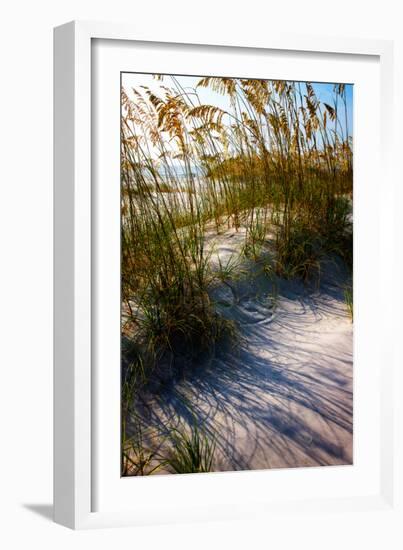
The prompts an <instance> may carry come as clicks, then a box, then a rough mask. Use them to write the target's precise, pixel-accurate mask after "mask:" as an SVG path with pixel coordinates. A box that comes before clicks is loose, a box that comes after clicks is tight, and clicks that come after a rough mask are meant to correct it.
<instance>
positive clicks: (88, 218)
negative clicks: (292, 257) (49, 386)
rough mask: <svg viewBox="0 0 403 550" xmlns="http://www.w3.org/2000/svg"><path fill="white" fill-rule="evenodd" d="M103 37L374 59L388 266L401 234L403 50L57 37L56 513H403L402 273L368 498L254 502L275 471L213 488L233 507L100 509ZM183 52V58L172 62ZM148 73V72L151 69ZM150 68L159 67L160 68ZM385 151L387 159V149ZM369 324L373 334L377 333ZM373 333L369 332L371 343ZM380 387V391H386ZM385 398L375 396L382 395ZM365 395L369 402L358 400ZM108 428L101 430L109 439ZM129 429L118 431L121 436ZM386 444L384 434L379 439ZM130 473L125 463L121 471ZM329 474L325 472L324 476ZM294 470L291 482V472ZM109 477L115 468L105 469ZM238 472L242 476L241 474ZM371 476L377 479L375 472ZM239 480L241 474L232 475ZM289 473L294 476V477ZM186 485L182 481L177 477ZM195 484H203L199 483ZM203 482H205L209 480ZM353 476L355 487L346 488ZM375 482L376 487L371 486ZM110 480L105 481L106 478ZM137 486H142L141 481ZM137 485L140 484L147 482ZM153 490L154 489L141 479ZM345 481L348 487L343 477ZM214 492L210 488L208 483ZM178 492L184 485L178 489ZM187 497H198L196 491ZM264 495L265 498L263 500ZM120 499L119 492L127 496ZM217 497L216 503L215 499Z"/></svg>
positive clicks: (313, 42) (72, 516)
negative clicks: (99, 86)
mask: <svg viewBox="0 0 403 550" xmlns="http://www.w3.org/2000/svg"><path fill="white" fill-rule="evenodd" d="M96 40H111V41H112V40H113V41H116V42H115V43H116V44H117V43H118V41H126V44H127V43H128V41H130V42H132V43H133V44H135V43H138V44H158V45H159V47H160V48H163V47H164V46H163V44H164V43H166V44H167V45H168V43H170V44H171V45H173V44H175V47H176V49H181V48H183V49H184V48H197V51H198V52H199V54H200V52H201V55H203V48H206V49H207V48H208V49H209V52H210V54H211V52H212V50H214V49H215V50H216V51H217V52H219V51H222V50H223V49H226V50H228V48H233V49H234V48H236V49H237V50H239V51H242V55H244V56H253V55H256V54H257V53H261V52H264V51H281V52H284V55H287V52H289V54H290V55H291V53H292V52H294V53H295V52H297V53H298V55H299V56H309V55H316V54H317V53H318V52H319V53H321V54H323V55H324V56H327V59H328V60H330V61H331V59H332V57H334V58H337V56H347V57H348V56H363V58H368V59H369V58H373V59H375V60H376V63H377V66H378V67H379V70H380V73H379V83H380V91H379V93H380V99H381V101H380V107H379V117H380V121H379V131H380V145H379V151H378V153H379V155H380V163H381V165H382V169H383V173H384V175H385V178H384V181H383V187H382V193H381V194H380V195H379V197H378V198H379V199H380V200H379V203H378V204H377V205H376V206H375V204H376V201H375V199H376V196H374V197H373V199H374V201H373V202H372V205H371V207H372V208H377V216H378V220H379V228H378V226H377V229H376V235H375V237H376V238H378V237H379V241H380V244H379V254H380V255H382V258H383V259H384V260H386V261H387V262H386V263H387V264H388V265H392V263H393V250H394V249H393V246H394V237H393V227H392V222H391V216H390V215H389V213H390V205H392V204H393V193H394V180H393V174H392V173H391V169H390V166H391V165H392V162H390V155H391V154H392V153H391V152H392V146H391V145H392V144H391V135H392V130H391V129H392V116H393V101H392V99H393V71H392V66H393V65H392V62H393V57H392V56H393V45H392V43H391V42H387V41H375V40H374V41H372V40H358V39H349V40H346V39H335V38H327V37H325V38H324V37H312V36H287V35H283V34H281V35H280V34H273V33H270V36H268V37H256V38H255V40H254V42H251V41H250V40H244V39H242V38H239V39H238V38H237V40H236V42H234V43H233V44H232V43H231V44H230V43H227V42H223V41H221V40H220V39H217V37H215V36H209V35H208V33H203V37H201V38H198V37H197V36H195V35H194V33H193V31H192V34H191V35H187V33H186V31H183V35H182V36H181V37H178V36H175V37H173V36H169V33H168V34H167V35H166V36H165V35H164V36H158V37H155V36H152V35H149V34H148V33H147V30H146V29H142V30H139V29H137V28H135V27H132V26H131V25H121V24H110V23H91V22H72V23H68V24H66V25H62V26H61V27H58V28H56V29H55V36H54V85H55V88H54V91H55V94H54V95H55V103H54V114H55V127H54V130H55V136H54V138H55V148H54V160H55V172H54V179H55V227H54V231H55V272H54V273H55V333H54V344H55V346H54V349H55V367H54V427H55V428H54V510H55V521H56V522H58V523H61V524H63V525H66V526H68V527H71V528H75V529H81V528H90V527H106V526H120V525H121V526H123V525H139V524H147V523H151V524H152V523H161V522H179V521H185V520H201V519H212V520H214V519H220V518H233V517H250V516H251V515H252V516H259V515H262V516H263V515H265V514H267V513H273V514H275V513H279V512H280V513H284V512H290V513H291V512H293V511H299V510H301V509H305V510H306V509H307V507H309V508H310V509H311V510H312V511H315V510H316V511H317V510H322V511H323V510H329V511H331V510H338V509H346V507H348V509H351V510H369V509H371V510H377V509H385V508H388V507H389V508H390V507H391V506H392V505H393V479H394V478H393V471H394V470H393V458H394V451H393V423H392V422H391V420H390V419H391V418H392V417H393V366H394V363H393V361H394V357H393V345H392V341H391V338H392V337H393V330H389V329H390V322H391V321H390V317H388V316H387V312H388V308H389V307H390V306H388V304H387V300H386V296H384V295H383V292H382V289H383V288H390V285H392V284H393V275H392V271H393V270H391V272H389V271H388V270H382V271H381V272H380V273H379V289H380V292H379V296H378V298H377V301H376V304H377V305H376V307H377V311H378V312H379V314H380V315H381V316H382V326H381V331H380V344H379V355H377V356H376V357H374V362H376V365H375V367H376V369H378V370H375V371H374V380H377V381H378V384H377V385H376V392H377V394H376V397H377V398H379V418H377V421H379V434H378V435H379V437H378V436H377V439H376V441H377V443H376V450H377V452H378V451H379V457H378V458H379V460H378V458H377V463H376V468H377V470H376V471H377V472H378V473H379V479H378V478H377V479H376V483H375V480H374V487H376V489H373V488H372V487H371V489H370V490H368V491H366V490H365V489H362V488H361V489H360V490H358V489H357V490H356V489H354V491H356V492H355V493H354V491H353V493H352V492H351V491H347V490H346V491H344V492H343V489H341V490H340V491H339V492H338V495H337V497H336V496H334V495H333V496H329V498H327V497H326V495H325V494H323V491H322V492H321V493H319V492H318V493H316V495H314V494H308V493H307V494H306V495H304V493H303V491H304V489H303V484H302V485H301V492H300V493H299V494H298V495H295V498H292V495H291V496H290V495H288V496H287V497H286V498H285V499H282V500H279V499H275V500H273V499H269V498H267V499H265V498H262V497H261V496H259V495H257V494H256V491H255V489H252V490H250V491H249V493H248V498H245V487H246V485H249V484H250V483H252V484H253V483H254V484H255V486H257V484H259V483H260V482H262V480H263V476H264V473H263V472H253V473H252V476H253V480H252V477H249V478H247V477H245V476H244V474H241V476H239V474H238V477H234V474H223V476H227V477H226V478H224V479H226V480H231V481H230V483H229V482H228V481H227V482H226V484H223V482H222V481H220V479H223V477H221V478H219V477H215V476H211V480H210V481H209V482H208V485H209V490H210V491H216V492H217V496H218V492H219V491H221V492H222V491H232V492H231V493H230V495H231V496H230V500H231V502H230V503H227V504H228V505H227V506H226V507H225V509H224V508H223V506H222V505H221V504H220V503H219V502H218V504H217V505H214V504H213V502H212V504H211V505H208V504H207V502H206V503H204V504H202V505H200V504H199V505H196V504H195V505H191V506H189V505H188V504H186V508H181V507H180V506H179V505H178V506H176V505H175V500H174V501H173V502H174V503H173V504H172V505H171V506H170V507H168V505H167V504H166V503H164V502H163V503H162V504H161V506H159V508H158V506H157V507H156V509H155V510H154V513H153V514H151V513H150V508H147V507H145V508H143V509H142V508H141V507H140V506H135V505H132V506H128V505H124V506H118V505H117V503H116V502H115V501H114V500H112V501H111V502H112V505H111V506H109V507H108V509H107V510H105V511H102V510H101V511H94V509H96V506H95V505H94V483H95V482H98V481H99V480H98V476H99V471H98V465H97V460H96V457H95V456H94V455H95V453H96V451H97V450H98V451H99V446H98V444H97V437H96V433H95V432H96V430H95V428H94V426H95V425H96V424H97V418H96V416H97V414H98V413H97V407H96V401H97V399H98V393H97V391H98V389H97V387H96V386H95V384H94V372H95V370H94V369H93V365H92V357H93V355H94V354H93V351H94V347H93V346H94V345H95V343H94V338H93V336H94V327H93V319H92V316H93V312H94V302H95V301H96V300H97V293H96V289H95V288H94V285H93V279H94V276H95V275H96V274H95V273H94V271H93V269H94V265H97V264H96V261H95V260H94V246H93V243H94V239H95V238H96V235H94V230H96V225H94V223H93V216H92V211H93V208H94V188H93V185H94V182H92V160H93V159H92V156H93V154H94V136H93V135H92V122H93V121H92V119H91V112H92V111H93V109H94V106H93V104H92V93H93V92H94V90H93V89H92V83H93V82H94V80H93V78H94V74H93V72H94V63H93V48H94V44H95V41H96ZM170 55H172V53H171V54H170ZM143 70H144V69H143ZM150 70H151V71H152V70H154V69H153V68H150ZM375 153H376V152H375ZM364 321H365V320H363V325H362V326H363V327H364V325H365V322H364ZM364 336H365V335H364ZM374 388H375V386H374ZM374 391H375V390H374ZM358 395H360V394H358ZM99 429H101V428H100V427H98V430H99ZM118 430H119V424H117V425H116V432H117V433H118ZM374 437H375V436H374ZM118 467H119V465H118ZM316 471H318V469H316ZM287 472H288V473H287ZM102 473H103V471H102ZM236 475H237V474H235V476H236ZM280 475H281V476H282V483H287V481H290V480H291V479H292V478H293V476H294V477H295V473H294V472H291V471H283V472H281V474H280ZM368 475H373V474H372V473H368ZM228 476H232V477H228ZM286 476H290V477H289V478H288V480H287V477H286ZM174 478H176V479H174ZM178 478H182V480H183V476H170V479H169V480H168V479H167V478H166V479H164V480H163V481H162V478H157V479H154V480H152V481H153V490H154V491H157V492H158V490H159V488H160V487H162V484H163V483H164V484H165V486H166V485H167V484H169V490H170V492H171V493H172V489H174V491H176V490H179V491H180V490H181V489H180V486H181V485H188V486H190V487H191V486H192V484H193V487H191V489H192V490H194V489H197V487H199V488H200V485H201V482H200V481H197V476H187V481H186V482H185V481H181V480H180V479H178ZM190 478H193V481H192V480H191V479H190ZM198 479H199V480H200V477H199V478H198ZM346 479H347V478H345V479H344V481H345V482H346ZM363 479H364V478H363ZM97 480H98V481H97ZM131 481H133V480H131ZM136 481H137V480H136ZM138 481H140V482H141V483H142V484H143V487H144V482H149V481H150V480H147V479H143V480H138ZM334 482H335V483H337V479H335V480H334ZM203 483H204V481H203ZM172 484H175V486H174V487H173V485H172ZM184 490H188V489H186V487H185V489H184ZM254 491H255V493H254ZM118 494H119V493H118V492H116V493H115V498H117V496H116V495H118ZM214 500H216V499H215V497H213V498H212V501H214Z"/></svg>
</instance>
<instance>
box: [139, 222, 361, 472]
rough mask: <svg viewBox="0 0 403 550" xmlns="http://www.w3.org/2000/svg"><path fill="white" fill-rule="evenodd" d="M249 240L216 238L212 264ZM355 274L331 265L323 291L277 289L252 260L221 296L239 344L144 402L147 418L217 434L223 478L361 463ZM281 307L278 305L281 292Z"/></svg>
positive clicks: (280, 285) (282, 285)
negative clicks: (357, 457)
mask: <svg viewBox="0 0 403 550" xmlns="http://www.w3.org/2000/svg"><path fill="white" fill-rule="evenodd" d="M243 240H244V235H243V232H242V231H240V232H239V233H237V232H235V231H234V230H232V229H231V230H228V231H227V232H226V233H225V234H224V235H220V236H218V237H211V238H210V239H208V242H209V246H210V247H211V251H212V262H213V263H214V262H215V264H216V265H217V264H218V261H219V260H220V262H221V263H222V264H224V265H225V263H226V262H228V260H229V259H234V258H237V256H239V250H240V245H241V243H242V242H243ZM347 282H350V281H349V275H348V273H347V272H346V270H345V268H344V267H343V265H342V264H341V263H340V262H337V261H335V260H332V261H331V260H330V259H329V260H328V261H327V262H325V264H324V266H323V269H322V273H321V279H320V284H319V285H316V284H315V283H311V285H308V286H307V285H304V284H303V283H302V282H299V281H285V280H276V281H274V282H272V281H271V280H270V278H269V277H268V276H267V274H265V273H264V272H263V270H262V265H261V264H259V263H255V262H252V261H244V262H243V264H242V266H241V267H240V268H239V273H238V276H237V277H233V279H230V280H229V281H226V282H225V283H220V284H219V285H217V286H216V287H215V288H213V289H212V291H211V295H212V298H213V299H214V300H215V301H216V303H217V308H218V309H219V310H220V311H221V313H222V315H224V316H225V317H226V318H228V319H233V320H236V321H237V326H238V331H239V333H238V340H239V343H238V344H237V345H234V344H229V345H226V346H223V347H222V349H219V350H216V352H215V354H214V356H213V357H210V358H209V359H208V360H207V359H206V361H205V362H204V364H203V365H200V366H198V367H197V368H196V367H195V368H193V369H192V370H191V371H185V372H183V373H182V374H181V375H180V377H179V376H177V377H176V378H173V379H167V380H165V381H164V382H161V383H160V384H159V385H158V388H154V390H153V391H148V392H147V393H145V394H144V395H143V398H142V402H141V405H139V407H138V412H139V413H140V414H141V415H142V416H143V419H144V422H145V423H146V424H147V425H149V426H153V427H156V428H159V429H161V431H162V432H163V431H164V429H166V426H167V425H171V426H172V425H178V424H182V425H183V424H185V425H186V424H188V425H191V424H192V422H194V420H195V421H196V422H197V423H198V424H200V425H203V426H204V429H205V430H206V431H207V432H209V433H210V434H211V435H213V434H218V437H217V443H216V445H217V446H216V452H215V461H214V468H213V469H214V470H215V471H225V470H243V469H263V468H283V467H300V466H319V465H331V464H351V463H352V443H353V435H352V431H353V338H352V330H353V328H352V323H351V320H350V317H349V315H348V312H347V308H346V305H345V302H344V294H343V292H344V290H343V287H344V285H345V284H346V283H347ZM274 288H275V289H276V292H275V294H276V295H277V297H276V299H275V300H273V289H274Z"/></svg>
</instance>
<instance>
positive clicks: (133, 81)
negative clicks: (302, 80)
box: [122, 73, 353, 136]
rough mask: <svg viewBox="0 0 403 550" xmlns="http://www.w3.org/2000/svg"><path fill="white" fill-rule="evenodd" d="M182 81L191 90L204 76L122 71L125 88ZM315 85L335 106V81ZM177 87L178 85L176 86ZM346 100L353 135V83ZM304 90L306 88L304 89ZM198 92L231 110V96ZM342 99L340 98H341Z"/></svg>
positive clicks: (205, 100) (206, 90)
mask: <svg viewBox="0 0 403 550" xmlns="http://www.w3.org/2000/svg"><path fill="white" fill-rule="evenodd" d="M174 78H175V79H176V80H177V82H179V83H180V85H181V87H183V88H184V89H185V90H186V92H191V91H192V89H194V88H196V86H197V83H198V82H199V81H200V80H201V78H203V77H202V76H174V77H171V76H169V75H166V76H164V79H163V81H162V82H161V81H159V80H156V79H155V78H153V76H152V75H151V74H138V73H122V86H123V88H125V89H126V90H127V89H130V88H137V87H139V86H148V87H150V88H151V89H152V90H153V91H155V92H157V91H158V88H159V87H160V86H161V84H163V85H165V86H168V87H174V86H175V82H174ZM311 84H312V85H313V88H314V91H315V94H316V96H317V97H318V99H319V100H320V101H321V102H324V103H328V104H329V105H331V106H333V103H334V97H335V94H334V92H333V86H334V83H319V82H311ZM175 87H176V86H175ZM345 89H346V100H347V124H348V129H349V135H350V136H352V135H353V85H352V84H346V88H345ZM302 91H303V92H304V90H302ZM197 93H198V96H199V99H200V102H201V103H202V104H208V105H215V106H217V107H220V108H221V109H223V110H229V108H230V105H229V98H228V96H225V95H221V94H218V93H216V92H214V91H213V90H211V89H210V88H202V87H200V88H198V89H197ZM339 101H340V100H339ZM340 107H341V106H340ZM341 112H342V116H341V117H340V124H341V125H342V128H343V132H345V121H344V107H343V109H342V111H341Z"/></svg>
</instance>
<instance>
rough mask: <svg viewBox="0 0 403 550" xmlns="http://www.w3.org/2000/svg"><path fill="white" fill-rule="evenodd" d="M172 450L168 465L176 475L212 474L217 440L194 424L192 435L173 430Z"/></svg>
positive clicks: (171, 436)
mask: <svg viewBox="0 0 403 550" xmlns="http://www.w3.org/2000/svg"><path fill="white" fill-rule="evenodd" d="M170 439H171V443H172V449H171V451H170V453H169V456H168V458H167V464H168V465H169V466H170V467H171V468H172V470H173V471H174V472H175V473H176V474H190V473H200V472H210V471H211V470H212V465H213V457H214V450H215V446H216V443H215V440H214V439H213V440H212V441H211V440H210V439H209V437H208V436H207V435H206V434H205V433H204V432H203V431H202V430H200V428H198V427H197V424H196V423H194V424H193V426H192V428H191V431H190V433H187V432H186V431H183V430H182V431H180V430H178V429H174V430H172V432H171V434H170Z"/></svg>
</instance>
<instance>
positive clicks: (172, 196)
mask: <svg viewBox="0 0 403 550" xmlns="http://www.w3.org/2000/svg"><path fill="white" fill-rule="evenodd" d="M54 53H55V55H54V63H55V64H54V75H55V77H54V78H55V80H54V84H55V103H54V105H55V148H54V151H55V373H54V374H55V401H54V403H55V406H54V415H55V434H54V435H55V448H54V456H55V478H54V488H55V494H54V497H55V521H57V522H59V523H62V524H63V525H66V526H69V527H71V528H89V527H104V526H112V525H140V524H148V523H162V522H165V523H166V522H180V521H189V520H207V519H222V518H235V517H242V518H244V517H259V516H262V517H264V516H265V515H267V514H277V513H284V511H285V512H289V513H292V512H298V511H299V510H302V509H307V507H309V508H310V509H312V511H315V510H336V509H345V508H346V506H348V509H351V510H365V509H367V510H368V509H383V508H387V507H391V506H392V503H393V439H392V435H393V424H392V422H390V418H391V417H392V416H393V399H392V396H393V391H392V390H393V356H392V352H391V350H392V349H393V346H392V345H391V338H392V337H393V330H390V329H391V318H392V317H390V316H388V311H389V307H390V306H388V301H387V296H386V293H385V291H384V289H385V288H390V285H392V284H393V273H391V272H389V271H388V270H385V269H381V267H380V266H381V265H385V263H386V264H387V265H392V259H393V242H394V236H393V227H392V225H391V221H390V216H389V215H388V211H389V209H390V205H391V204H393V192H394V187H393V186H394V180H393V175H392V173H391V168H390V165H391V163H390V162H389V160H388V159H390V155H391V149H392V146H391V141H390V140H391V135H392V132H391V121H392V116H393V112H392V76H393V74H392V44H391V43H389V42H386V41H363V40H355V39H351V40H345V39H340V40H338V39H335V38H326V37H322V38H321V37H311V36H305V37H297V36H286V35H273V34H270V36H268V37H256V38H255V40H254V41H250V40H247V41H246V40H245V41H244V40H242V39H239V40H238V39H237V40H235V39H234V43H224V42H222V41H220V40H217V38H216V37H214V36H207V35H205V36H204V37H202V38H200V40H198V39H197V38H196V37H195V36H194V35H192V36H188V35H186V33H185V32H184V34H183V36H181V37H178V36H175V37H172V36H149V35H148V34H147V32H146V31H145V30H143V31H139V30H138V29H134V28H132V27H131V26H128V25H116V24H106V23H88V22H72V23H68V24H66V25H63V26H61V27H58V28H56V29H55V40H54ZM391 271H393V270H391Z"/></svg>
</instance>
